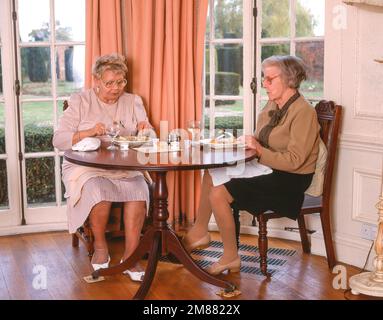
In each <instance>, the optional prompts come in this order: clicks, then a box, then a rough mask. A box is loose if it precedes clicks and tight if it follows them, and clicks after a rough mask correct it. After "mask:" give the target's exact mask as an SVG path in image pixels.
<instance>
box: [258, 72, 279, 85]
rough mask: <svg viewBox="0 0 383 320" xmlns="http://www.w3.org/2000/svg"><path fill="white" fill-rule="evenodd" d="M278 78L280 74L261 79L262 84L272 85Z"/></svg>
mask: <svg viewBox="0 0 383 320" xmlns="http://www.w3.org/2000/svg"><path fill="white" fill-rule="evenodd" d="M279 76H280V74H277V75H276V76H274V77H262V83H267V84H272V83H273V80H274V79H276V78H278V77H279Z"/></svg>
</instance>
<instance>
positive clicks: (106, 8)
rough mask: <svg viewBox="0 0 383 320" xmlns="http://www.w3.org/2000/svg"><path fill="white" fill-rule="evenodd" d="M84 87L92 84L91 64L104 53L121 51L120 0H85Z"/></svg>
mask: <svg viewBox="0 0 383 320" xmlns="http://www.w3.org/2000/svg"><path fill="white" fill-rule="evenodd" d="M85 41H86V46H85V87H86V88H89V87H91V85H92V72H91V70H92V65H93V63H94V62H95V60H96V59H97V58H98V57H99V56H101V55H104V54H109V53H113V52H117V53H121V54H122V53H123V48H122V24H121V0H87V1H86V39H85Z"/></svg>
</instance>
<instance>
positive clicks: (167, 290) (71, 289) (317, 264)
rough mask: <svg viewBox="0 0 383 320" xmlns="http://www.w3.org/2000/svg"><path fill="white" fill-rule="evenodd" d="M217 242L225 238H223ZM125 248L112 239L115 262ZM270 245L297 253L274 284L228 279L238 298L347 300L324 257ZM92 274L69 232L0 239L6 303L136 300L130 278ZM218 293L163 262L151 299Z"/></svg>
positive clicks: (0, 283)
mask: <svg viewBox="0 0 383 320" xmlns="http://www.w3.org/2000/svg"><path fill="white" fill-rule="evenodd" d="M213 238H214V239H219V236H218V234H213ZM241 242H242V243H247V244H255V243H256V237H255V236H242V237H241ZM122 246H123V243H122V241H121V240H112V241H111V243H110V253H111V255H112V264H114V263H117V262H118V261H119V259H120V257H121V255H122ZM269 246H270V247H273V246H274V247H280V248H286V249H294V250H297V254H296V255H294V256H292V257H288V261H287V263H286V264H285V265H284V266H283V269H282V270H281V271H279V272H278V273H277V274H275V275H274V276H273V277H272V278H271V280H270V281H268V280H267V279H266V278H265V277H264V276H260V275H252V274H245V273H242V274H239V273H237V274H230V275H222V276H221V277H223V278H225V279H227V280H229V281H231V282H233V283H234V284H235V285H237V287H238V288H239V290H240V291H241V292H242V294H241V295H239V296H238V297H236V298H233V300H235V299H242V300H254V299H255V300H258V299H259V300H263V299H265V300H266V299H283V300H287V299H292V300H305V299H314V300H317V299H345V293H344V290H342V289H340V290H335V289H333V286H332V282H333V278H334V276H335V275H334V274H332V273H331V272H330V271H329V269H328V268H327V262H326V259H325V258H324V257H319V256H315V255H306V254H302V250H301V247H300V243H298V242H293V241H286V240H283V241H282V240H278V239H271V241H270V243H269ZM143 264H144V265H145V261H143ZM41 266H42V267H41ZM346 267H347V271H348V274H347V276H348V277H350V276H352V275H354V274H356V273H358V272H359V270H358V269H357V268H355V267H351V266H346ZM45 270H46V276H47V277H46V279H47V282H46V289H42V290H36V289H35V288H34V287H36V286H37V287H38V286H39V285H40V286H41V285H44V283H43V282H41V281H40V282H39V279H40V278H39V275H43V274H44V271H45ZM91 270H92V269H91V266H90V263H89V258H88V257H87V253H86V250H85V248H84V246H83V245H82V244H81V243H80V247H79V248H72V246H71V236H70V235H69V234H68V233H66V232H54V233H41V234H28V235H18V236H9V237H0V299H69V300H72V299H75V300H79V299H131V298H132V297H133V295H134V293H135V292H136V290H137V289H138V287H139V285H138V284H137V283H134V282H132V281H130V279H129V278H128V277H127V276H125V275H118V276H113V277H108V278H106V280H105V281H102V282H98V283H93V284H88V283H86V282H85V281H84V280H83V277H84V276H85V275H88V274H90V273H91ZM36 277H37V278H36ZM218 291H219V289H218V288H217V287H214V286H212V285H209V284H204V283H202V281H200V280H199V279H197V278H195V277H194V276H192V275H191V274H190V273H189V272H188V271H187V270H185V269H184V268H183V267H182V266H179V265H174V264H170V263H164V262H160V263H159V265H158V268H157V273H156V275H155V278H154V281H153V284H152V287H151V289H150V291H149V294H148V296H147V299H153V300H157V299H158V300H165V299H166V300H177V299H188V300H189V299H190V300H194V299H201V300H204V299H209V300H220V299H222V298H220V297H219V296H217V295H216V293H217V292H218ZM346 297H347V295H346Z"/></svg>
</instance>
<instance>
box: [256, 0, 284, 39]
mask: <svg viewBox="0 0 383 320" xmlns="http://www.w3.org/2000/svg"><path fill="white" fill-rule="evenodd" d="M289 14H290V8H289V0H263V1H262V38H276V37H289V36H290V15H289Z"/></svg>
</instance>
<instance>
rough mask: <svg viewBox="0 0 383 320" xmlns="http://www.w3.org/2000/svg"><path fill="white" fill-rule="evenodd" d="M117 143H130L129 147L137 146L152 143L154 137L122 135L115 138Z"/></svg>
mask: <svg viewBox="0 0 383 320" xmlns="http://www.w3.org/2000/svg"><path fill="white" fill-rule="evenodd" d="M114 142H115V144H117V145H122V144H129V147H132V148H136V147H139V146H142V145H143V144H145V145H150V144H152V143H153V141H152V139H151V138H149V137H136V136H120V137H117V138H116V139H115V140H114Z"/></svg>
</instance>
